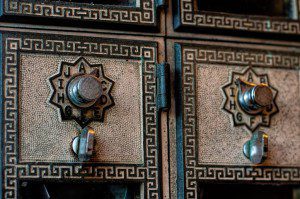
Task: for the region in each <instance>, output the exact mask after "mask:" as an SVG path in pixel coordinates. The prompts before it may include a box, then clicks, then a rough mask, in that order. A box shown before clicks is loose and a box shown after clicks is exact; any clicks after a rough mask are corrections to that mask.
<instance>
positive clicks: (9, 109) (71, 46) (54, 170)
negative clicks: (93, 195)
mask: <svg viewBox="0 0 300 199" xmlns="http://www.w3.org/2000/svg"><path fill="white" fill-rule="evenodd" d="M89 39H91V38H81V39H78V38H76V37H72V36H70V37H66V38H64V39H62V38H60V37H54V36H53V37H50V36H48V37H42V36H38V35H35V36H33V35H25V34H24V35H10V34H3V54H4V55H3V61H4V63H5V65H4V68H3V70H4V71H3V74H2V75H3V86H4V87H3V89H4V95H3V108H4V109H3V110H4V118H3V150H4V151H3V154H5V155H4V157H3V179H4V180H3V198H17V197H18V196H17V193H18V192H17V189H18V180H19V179H71V180H80V179H85V180H114V181H115V180H121V181H122V180H127V181H128V180H129V181H140V182H144V185H145V197H146V198H159V194H160V193H159V192H160V191H159V183H160V182H159V168H160V167H159V165H158V144H157V143H158V140H157V136H158V133H157V129H156V125H157V122H156V86H155V85H156V82H155V62H156V50H157V48H156V44H155V43H148V44H147V43H146V44H145V42H144V43H141V42H140V43H138V42H135V43H132V44H131V43H130V41H125V40H124V41H123V42H122V40H120V41H118V40H117V41H115V40H114V41H111V40H104V39H99V41H98V40H97V39H91V40H89ZM126 42H127V43H126ZM21 52H26V53H44V54H47V53H50V54H67V55H78V56H93V55H97V56H101V57H111V58H120V59H123V58H124V59H134V60H140V59H141V57H143V58H144V59H143V64H144V68H143V85H144V86H143V90H144V94H143V101H144V113H143V114H144V117H143V118H144V139H145V140H144V147H145V149H144V150H145V151H144V162H145V163H144V165H136V166H135V165H134V166H133V165H107V166H106V165H99V164H95V163H94V164H93V163H85V164H67V163H62V164H57V163H28V164H19V162H18V79H17V78H18V65H19V60H20V59H19V58H20V53H21Z"/></svg>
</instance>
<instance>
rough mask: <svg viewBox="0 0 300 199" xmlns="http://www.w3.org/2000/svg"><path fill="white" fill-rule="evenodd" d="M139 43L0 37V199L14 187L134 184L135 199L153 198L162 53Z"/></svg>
mask: <svg viewBox="0 0 300 199" xmlns="http://www.w3.org/2000/svg"><path fill="white" fill-rule="evenodd" d="M143 39H144V40H140V38H138V37H135V38H134V39H132V38H131V39H130V37H128V39H115V38H112V37H109V36H104V35H103V36H101V35H100V36H98V37H95V36H80V35H74V34H72V35H67V34H57V32H56V34H50V33H40V34H32V33H24V32H2V34H1V40H2V43H1V44H2V48H1V53H2V56H1V57H2V63H3V67H2V71H1V72H2V73H1V84H2V86H1V89H2V91H1V93H2V94H1V100H2V108H1V111H2V114H1V115H2V116H1V129H2V130H1V132H3V133H2V135H1V136H2V137H1V146H2V147H1V148H2V154H3V156H1V157H2V179H3V180H2V185H3V186H2V196H1V198H18V197H19V196H20V192H19V189H20V186H21V185H22V182H23V181H28V182H38V181H42V182H70V183H79V182H97V183H115V184H126V183H135V184H137V185H138V186H139V187H140V194H139V195H138V196H137V198H160V197H161V180H160V176H161V171H160V160H159V157H160V155H159V154H160V150H159V140H158V138H159V136H158V135H159V132H158V131H159V128H158V125H157V123H158V115H157V113H158V110H159V109H160V108H161V107H160V106H159V104H158V100H159V99H158V98H157V93H156V92H157V90H159V89H157V88H156V86H157V83H156V82H157V77H158V75H157V74H156V70H157V67H158V64H157V62H158V60H160V59H161V56H162V55H163V53H159V55H158V51H159V47H158V46H161V45H163V44H162V42H160V40H159V39H153V38H152V39H151V40H150V39H149V40H148V41H145V39H146V38H145V37H144V38H143ZM99 86H100V87H99ZM99 88H101V89H99ZM74 186H75V185H74ZM99 186H101V184H100V185H99ZM77 187H78V186H77ZM99 194H101V193H99Z"/></svg>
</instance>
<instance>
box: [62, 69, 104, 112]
mask: <svg viewBox="0 0 300 199" xmlns="http://www.w3.org/2000/svg"><path fill="white" fill-rule="evenodd" d="M96 70H98V73H99V69H96ZM67 89H68V91H67V92H68V96H69V98H70V100H71V102H72V103H74V104H75V105H76V106H79V107H82V108H86V107H90V106H92V105H94V104H95V102H97V100H98V99H99V98H100V97H101V95H102V93H103V92H102V85H101V81H100V79H99V78H97V77H96V76H94V75H91V74H89V75H78V76H76V77H75V78H74V79H71V80H70V82H69V84H68V88H67Z"/></svg>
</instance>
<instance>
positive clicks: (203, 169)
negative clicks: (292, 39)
mask: <svg viewBox="0 0 300 199" xmlns="http://www.w3.org/2000/svg"><path fill="white" fill-rule="evenodd" d="M167 45H168V50H169V53H170V52H172V53H174V54H172V55H173V56H170V58H169V59H168V60H169V63H170V64H171V65H174V67H173V71H174V73H175V75H174V78H173V82H174V85H175V88H176V89H175V92H174V95H173V96H174V98H175V100H174V101H175V104H176V106H174V110H173V111H171V114H174V117H173V119H172V118H171V119H170V126H171V127H170V129H171V130H170V149H171V151H172V152H171V155H170V168H171V172H170V173H171V184H173V185H172V186H171V187H173V191H174V192H175V193H176V194H175V196H176V197H177V198H200V195H199V194H200V188H199V187H200V186H205V185H207V184H216V183H217V184H220V183H223V184H224V183H225V184H226V183H227V184H239V185H241V184H252V185H253V184H269V185H284V184H299V182H300V156H299V153H300V142H299V141H300V129H299V128H300V104H299V103H300V98H299V96H300V95H299V91H300V90H299V89H300V85H299V80H300V79H299V74H300V73H299V65H300V63H299V59H300V54H299V53H300V50H299V48H296V47H294V48H292V47H289V48H288V47H283V46H266V45H258V44H256V45H254V44H252V45H251V44H243V43H239V44H237V43H229V42H228V43H224V42H207V41H198V42H196V41H190V42H188V41H182V40H168V44H167ZM250 93H251V94H250ZM172 129H173V130H172ZM245 189H247V188H245ZM217 190H218V189H217V187H216V191H217ZM274 190H276V188H275V189H274ZM278 190H279V189H278ZM221 195H222V194H221ZM176 197H175V198H176Z"/></svg>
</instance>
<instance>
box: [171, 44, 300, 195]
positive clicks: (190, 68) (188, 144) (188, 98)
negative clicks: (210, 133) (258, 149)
mask: <svg viewBox="0 0 300 199" xmlns="http://www.w3.org/2000/svg"><path fill="white" fill-rule="evenodd" d="M175 45H176V49H177V50H176V56H175V57H176V59H177V60H176V68H177V71H179V73H180V74H178V76H179V77H181V82H180V83H179V86H178V88H177V89H179V90H181V91H182V93H181V94H179V95H180V96H179V99H178V102H177V103H179V106H178V107H180V110H179V112H180V116H179V117H178V119H177V123H178V124H177V126H178V127H177V130H176V131H177V139H178V140H177V143H182V146H177V150H179V151H177V153H179V156H178V160H180V159H182V162H178V166H177V167H178V168H181V170H180V171H181V172H183V173H184V174H183V176H182V178H183V180H182V181H181V182H180V183H183V188H182V191H183V192H184V198H197V186H198V182H199V181H206V182H208V181H218V182H220V181H227V182H228V181H231V182H233V181H237V182H252V181H255V182H263V183H293V184H294V183H299V182H300V167H271V166H256V167H252V166H233V165H231V166H230V165H201V164H199V161H198V153H197V150H198V144H197V143H198V135H197V116H196V106H197V95H196V75H195V70H196V65H197V64H223V65H238V66H249V65H252V66H253V67H262V66H267V67H270V68H293V69H297V70H298V69H299V68H298V66H299V59H300V54H293V53H289V54H287V53H285V52H278V51H270V50H265V51H264V50H254V49H245V48H238V47H236V48H230V47H220V46H209V45H192V46H191V45H187V44H175ZM273 55H274V57H272V56H273ZM281 64H282V65H281ZM180 71H181V72H180ZM181 151H182V152H181ZM180 171H178V172H180Z"/></svg>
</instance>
